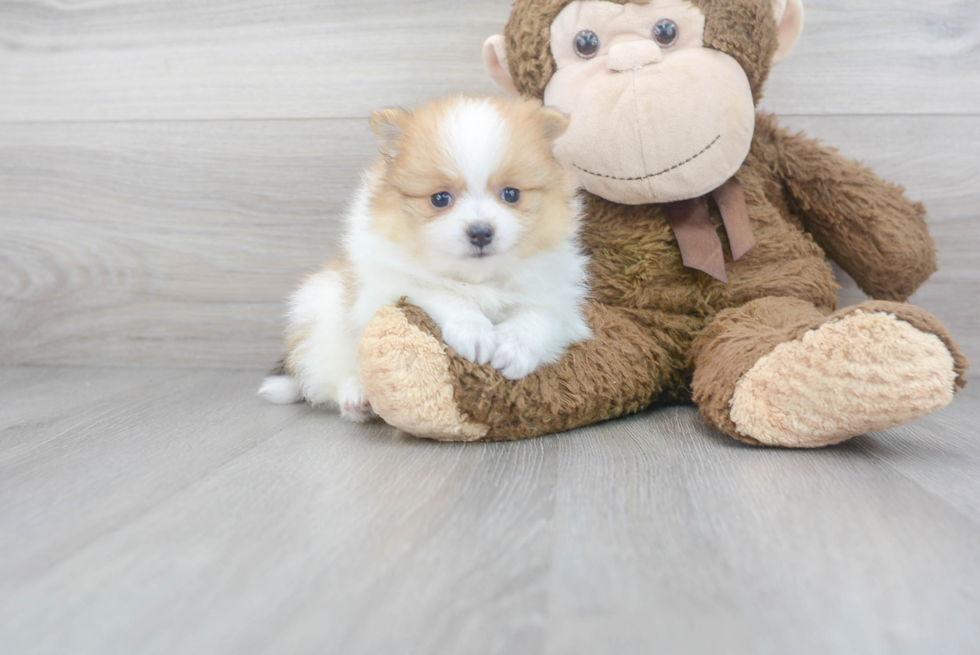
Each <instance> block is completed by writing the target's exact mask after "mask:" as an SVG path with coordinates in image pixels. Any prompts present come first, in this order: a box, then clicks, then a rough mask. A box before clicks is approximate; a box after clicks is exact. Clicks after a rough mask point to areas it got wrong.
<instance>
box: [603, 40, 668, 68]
mask: <svg viewBox="0 0 980 655" xmlns="http://www.w3.org/2000/svg"><path fill="white" fill-rule="evenodd" d="M663 58H664V53H663V52H662V51H661V50H660V46H658V45H657V44H656V43H654V42H653V41H652V40H647V39H644V40H643V41H629V42H627V43H617V44H616V45H614V46H613V47H611V48H610V49H609V58H608V62H607V65H608V66H609V70H613V71H616V72H617V73H626V72H628V71H635V70H639V69H641V68H643V67H644V66H649V65H650V64H659V63H660V62H661V61H662V60H663Z"/></svg>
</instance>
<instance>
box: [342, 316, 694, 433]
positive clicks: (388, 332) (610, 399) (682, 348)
mask: <svg viewBox="0 0 980 655" xmlns="http://www.w3.org/2000/svg"><path fill="white" fill-rule="evenodd" d="M588 313H589V323H590V325H591V326H592V329H593V331H594V332H595V336H594V337H593V339H591V340H590V341H588V342H585V343H581V344H576V345H574V346H572V348H571V349H570V350H569V352H567V353H566V354H565V356H564V357H563V358H562V359H561V360H560V361H559V362H557V363H556V364H553V365H550V366H545V367H543V368H541V369H539V370H537V371H536V372H534V373H532V374H531V375H530V376H528V377H526V378H524V379H523V380H518V381H510V380H506V379H504V377H503V376H502V375H501V374H500V373H499V372H498V371H496V370H494V369H492V368H491V367H489V366H477V365H475V364H472V363H471V362H468V361H466V360H464V359H462V358H461V357H459V356H458V355H456V354H455V353H454V352H452V350H450V349H447V348H446V346H444V345H443V343H442V340H441V339H440V337H439V332H438V328H437V327H436V326H435V325H434V324H433V323H432V321H431V320H430V319H429V318H428V317H427V316H426V315H425V314H424V313H423V312H422V311H421V310H419V309H418V308H417V307H414V306H412V305H408V304H404V303H403V304H400V305H398V306H394V305H392V306H388V307H385V308H384V309H382V310H381V311H380V312H379V313H378V315H377V316H376V317H375V318H374V319H372V321H371V322H370V323H369V324H368V326H367V328H366V329H365V331H364V334H363V336H362V339H361V343H360V346H359V347H358V360H359V366H360V377H361V380H362V382H363V383H364V387H365V390H366V391H367V396H368V398H370V399H371V405H372V407H373V408H374V410H375V411H376V412H377V413H378V415H379V416H381V418H383V419H384V420H385V421H387V422H388V423H389V424H391V425H393V426H395V427H397V428H399V429H401V430H404V431H405V432H408V433H409V434H413V435H416V436H420V437H428V438H432V439H439V440H443V441H477V440H514V439H525V438H530V437H538V436H541V435H544V434H551V433H556V432H563V431H565V430H571V429H573V428H577V427H581V426H584V425H589V424H592V423H596V422H598V421H602V420H605V419H610V418H615V417H617V416H623V415H625V414H630V413H633V412H636V411H639V410H641V409H643V408H645V407H648V406H649V405H650V404H652V403H653V402H655V401H657V400H658V399H660V398H665V397H666V398H671V397H673V394H675V393H676V392H677V390H678V389H682V388H683V386H684V376H685V366H686V354H687V352H688V351H689V349H690V340H691V335H692V334H693V333H695V331H696V330H697V328H698V327H699V325H700V323H699V322H698V321H697V319H693V318H690V317H686V316H673V315H665V314H662V313H660V312H632V311H630V310H621V309H616V308H609V307H605V306H601V305H598V304H595V303H591V304H590V305H589V308H588Z"/></svg>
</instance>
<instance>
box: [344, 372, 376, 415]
mask: <svg viewBox="0 0 980 655" xmlns="http://www.w3.org/2000/svg"><path fill="white" fill-rule="evenodd" d="M337 404H338V405H339V406H340V416H341V417H342V418H345V419H347V420H348V421H351V422H353V423H365V422H367V421H370V420H371V419H373V418H374V417H375V413H374V411H373V410H372V409H371V402H370V401H369V400H368V399H367V396H365V395H364V387H363V386H362V385H361V381H360V380H358V379H357V378H356V377H352V378H349V379H348V380H347V381H346V382H344V383H343V384H341V385H340V389H338V391H337Z"/></svg>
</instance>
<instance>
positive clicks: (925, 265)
mask: <svg viewBox="0 0 980 655" xmlns="http://www.w3.org/2000/svg"><path fill="white" fill-rule="evenodd" d="M759 118H760V128H762V129H761V132H762V134H761V135H760V136H762V138H763V139H764V141H768V142H769V145H768V147H767V148H765V150H767V151H768V153H767V154H768V156H769V157H768V158H772V157H773V156H774V157H775V159H771V160H770V162H769V163H770V165H771V166H772V167H773V169H774V172H775V173H776V174H777V175H778V176H779V177H780V178H781V179H782V183H783V188H784V191H785V195H786V199H787V202H788V204H789V206H790V209H791V211H792V212H793V213H794V214H796V215H797V216H798V217H799V218H800V220H801V221H802V222H803V227H804V228H805V229H806V230H807V231H808V232H809V233H810V234H811V235H813V238H814V239H815V240H816V241H817V243H818V244H820V246H821V247H822V248H823V249H824V251H825V252H826V253H827V254H828V256H829V257H830V258H831V259H832V260H833V261H835V262H836V263H837V264H838V265H840V267H841V268H843V269H844V270H845V271H847V273H848V274H850V276H851V277H853V278H854V280H855V281H856V282H857V284H858V286H859V287H860V288H861V290H862V291H864V292H865V293H867V294H868V295H869V296H871V297H872V298H875V299H879V300H897V301H904V300H905V299H906V298H908V297H909V296H911V295H912V294H913V293H915V291H916V289H918V288H919V287H920V286H921V285H922V284H923V283H924V282H925V281H926V280H927V279H928V278H929V276H930V275H932V274H933V273H934V272H935V271H936V251H935V244H934V243H933V241H932V238H931V237H930V236H929V230H928V228H927V226H926V222H925V214H926V212H925V208H924V207H923V206H922V205H921V204H919V203H914V202H912V201H910V200H909V199H908V198H907V197H906V196H905V193H904V191H905V190H904V189H903V188H902V187H900V186H896V185H894V184H889V183H887V182H884V181H882V180H881V179H880V178H879V177H878V176H877V175H875V174H874V173H873V172H871V170H869V169H868V168H866V167H864V166H862V165H861V164H859V163H857V162H855V161H852V160H849V159H846V158H844V157H842V156H840V155H839V154H837V151H836V150H834V149H832V148H827V147H825V146H822V145H821V144H820V143H818V142H817V141H815V140H813V139H809V138H806V137H804V136H802V135H799V134H790V133H789V132H787V131H786V130H783V129H780V128H778V127H776V125H775V120H774V119H773V118H772V117H771V116H766V115H760V117H759ZM767 132H768V134H767ZM766 137H768V138H766Z"/></svg>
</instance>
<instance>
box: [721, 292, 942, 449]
mask: <svg viewBox="0 0 980 655" xmlns="http://www.w3.org/2000/svg"><path fill="white" fill-rule="evenodd" d="M955 381H956V373H955V371H954V365H953V356H952V355H951V354H950V352H949V350H948V349H947V348H946V346H945V345H944V344H943V342H942V341H941V340H940V339H939V337H937V336H935V335H933V334H928V333H926V332H921V331H919V330H917V329H916V328H914V327H912V326H911V325H910V324H908V323H906V322H905V321H901V320H899V319H897V318H896V317H895V316H893V315H891V314H886V313H866V312H860V311H859V312H855V313H853V314H849V315H847V316H845V317H844V318H841V319H836V320H832V321H829V322H827V323H824V324H823V325H821V326H820V327H819V328H817V329H815V330H813V331H811V332H808V333H806V334H805V335H803V337H802V339H800V340H797V341H790V342H787V343H783V344H780V345H779V346H777V347H776V349H775V350H773V351H772V352H771V353H769V354H768V355H766V356H765V357H763V358H762V359H760V360H759V361H758V362H756V363H755V365H754V366H753V367H752V368H751V369H750V370H749V372H748V373H746V374H745V375H744V376H743V377H742V379H741V380H739V382H738V384H737V385H736V387H735V394H734V396H733V397H732V402H731V418H732V421H734V423H735V427H736V429H737V431H738V432H739V433H740V434H743V435H745V436H748V437H751V438H752V439H755V440H757V441H759V442H761V443H763V444H766V445H770V446H789V447H798V448H818V447H821V446H828V445H830V444H834V443H839V442H841V441H844V440H846V439H849V438H851V437H854V436H857V435H859V434H865V433H867V432H875V431H878V430H884V429H886V428H890V427H894V426H896V425H902V424H904V423H908V422H910V421H913V420H915V419H917V418H920V417H922V416H925V415H926V414H930V413H932V412H934V411H936V410H938V409H941V408H943V407H945V406H946V405H948V404H949V403H950V402H951V401H952V400H953V393H954V384H955Z"/></svg>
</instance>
